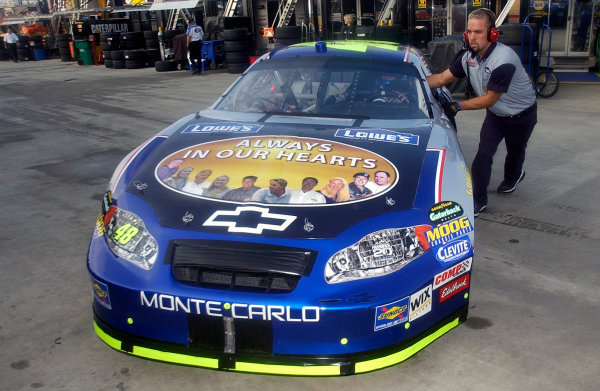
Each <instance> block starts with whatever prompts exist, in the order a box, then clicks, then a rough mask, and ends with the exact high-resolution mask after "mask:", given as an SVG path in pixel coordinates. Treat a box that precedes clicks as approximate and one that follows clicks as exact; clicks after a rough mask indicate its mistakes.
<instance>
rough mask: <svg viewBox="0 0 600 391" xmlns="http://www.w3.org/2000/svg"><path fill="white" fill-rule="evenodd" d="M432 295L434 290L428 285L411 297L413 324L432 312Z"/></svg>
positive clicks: (410, 315) (411, 318)
mask: <svg viewBox="0 0 600 391" xmlns="http://www.w3.org/2000/svg"><path fill="white" fill-rule="evenodd" d="M432 293H433V288H432V286H431V285H428V286H426V287H425V288H423V289H421V290H420V291H418V292H416V293H414V294H412V295H411V296H410V314H409V317H410V320H411V322H412V321H413V320H415V319H417V318H420V317H421V316H423V315H425V314H427V313H429V312H431V301H432Z"/></svg>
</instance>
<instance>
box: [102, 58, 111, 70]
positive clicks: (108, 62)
mask: <svg viewBox="0 0 600 391" xmlns="http://www.w3.org/2000/svg"><path fill="white" fill-rule="evenodd" d="M104 66H105V67H107V68H112V67H113V62H112V60H107V59H106V58H105V59H104Z"/></svg>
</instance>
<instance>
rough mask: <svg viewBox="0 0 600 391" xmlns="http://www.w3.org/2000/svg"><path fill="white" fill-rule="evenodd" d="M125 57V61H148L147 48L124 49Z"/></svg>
mask: <svg viewBox="0 0 600 391" xmlns="http://www.w3.org/2000/svg"><path fill="white" fill-rule="evenodd" d="M123 59H124V60H125V61H142V62H145V61H146V50H145V49H137V50H124V51H123Z"/></svg>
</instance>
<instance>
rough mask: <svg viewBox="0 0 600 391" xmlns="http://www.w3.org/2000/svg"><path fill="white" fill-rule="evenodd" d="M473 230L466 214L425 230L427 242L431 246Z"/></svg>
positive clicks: (446, 241)
mask: <svg viewBox="0 0 600 391" xmlns="http://www.w3.org/2000/svg"><path fill="white" fill-rule="evenodd" d="M471 231H473V224H471V222H470V221H469V218H468V217H467V216H463V217H461V218H459V219H457V220H452V221H448V222H446V223H443V224H441V225H438V226H437V227H433V228H432V229H430V230H429V231H427V232H425V236H426V238H427V242H428V243H429V245H430V246H431V247H436V246H439V245H441V244H444V243H448V242H449V241H451V240H453V239H456V238H459V237H461V236H464V235H466V234H467V233H469V232H471Z"/></svg>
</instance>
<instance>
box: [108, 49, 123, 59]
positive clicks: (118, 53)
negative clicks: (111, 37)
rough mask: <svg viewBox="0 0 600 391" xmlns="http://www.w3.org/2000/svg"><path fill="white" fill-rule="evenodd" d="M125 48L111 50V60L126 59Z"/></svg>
mask: <svg viewBox="0 0 600 391" xmlns="http://www.w3.org/2000/svg"><path fill="white" fill-rule="evenodd" d="M123 53H124V50H113V51H111V52H110V58H111V60H124V59H125V56H124V55H123Z"/></svg>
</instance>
